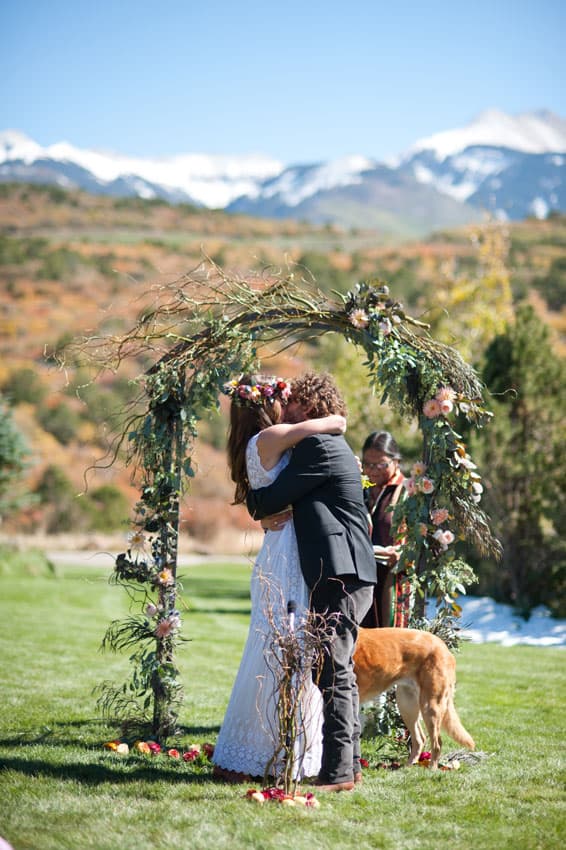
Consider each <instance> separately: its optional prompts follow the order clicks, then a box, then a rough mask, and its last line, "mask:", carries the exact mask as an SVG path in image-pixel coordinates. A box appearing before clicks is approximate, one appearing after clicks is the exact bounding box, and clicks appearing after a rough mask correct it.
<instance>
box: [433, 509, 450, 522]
mask: <svg viewBox="0 0 566 850" xmlns="http://www.w3.org/2000/svg"><path fill="white" fill-rule="evenodd" d="M449 516H450V514H449V513H448V511H447V510H446V508H436V509H435V510H434V511H432V513H431V515H430V518H431V520H432V521H433V523H434V525H442V523H443V522H446V520H447V519H448V517H449Z"/></svg>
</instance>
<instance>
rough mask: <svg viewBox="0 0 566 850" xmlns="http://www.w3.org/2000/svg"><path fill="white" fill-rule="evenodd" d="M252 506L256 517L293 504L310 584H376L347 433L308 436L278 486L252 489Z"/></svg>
mask: <svg viewBox="0 0 566 850" xmlns="http://www.w3.org/2000/svg"><path fill="white" fill-rule="evenodd" d="M247 504H248V509H249V511H250V513H251V515H252V516H253V517H255V518H256V519H262V518H263V517H265V516H268V515H269V514H274V513H277V512H278V511H281V510H283V508H285V507H286V506H287V505H293V522H294V524H295V531H296V534H297V543H298V547H299V558H300V561H301V569H302V571H303V575H304V577H305V581H306V583H307V585H308V586H309V588H313V587H314V586H315V585H316V584H317V582H318V581H319V580H320V579H328V578H332V577H334V576H341V577H344V578H345V577H346V576H350V577H351V578H352V579H355V578H357V579H358V580H359V581H362V582H367V583H372V584H374V583H375V581H376V567H375V559H374V556H373V549H372V545H371V541H370V538H369V533H368V521H367V509H366V507H365V505H364V499H363V490H362V482H361V475H360V470H359V467H358V464H357V461H356V459H355V457H354V455H353V453H352V450H351V449H350V447H349V446H348V444H347V443H346V441H345V439H344V438H343V437H342V436H335V435H326V434H322V435H317V436H314V437H307V438H306V439H304V440H302V441H301V442H300V443H298V444H297V445H296V446H295V448H294V449H293V452H292V454H291V459H290V461H289V464H288V466H286V467H285V469H284V470H283V471H282V472H281V473H280V474H279V476H278V477H277V479H276V480H275V481H274V482H273V484H271V485H270V486H269V487H261V488H260V489H258V490H251V491H250V493H249V494H248V499H247Z"/></svg>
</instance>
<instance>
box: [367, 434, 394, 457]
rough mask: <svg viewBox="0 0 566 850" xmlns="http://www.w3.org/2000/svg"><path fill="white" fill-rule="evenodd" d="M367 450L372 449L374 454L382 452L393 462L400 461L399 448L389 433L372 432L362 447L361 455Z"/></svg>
mask: <svg viewBox="0 0 566 850" xmlns="http://www.w3.org/2000/svg"><path fill="white" fill-rule="evenodd" d="M368 449H374V450H375V451H376V452H383V454H384V455H388V456H389V457H390V458H393V460H401V452H400V451H399V446H398V445H397V443H396V442H395V440H394V439H393V437H392V436H391V434H390V433H389V431H373V432H372V433H371V434H370V435H369V437H367V438H366V441H365V443H364V445H363V447H362V455H363V453H364V452H367V450H368Z"/></svg>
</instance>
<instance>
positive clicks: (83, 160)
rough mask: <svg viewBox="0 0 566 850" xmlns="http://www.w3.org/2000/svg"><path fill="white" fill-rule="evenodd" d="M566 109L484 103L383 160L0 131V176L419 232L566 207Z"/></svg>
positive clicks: (523, 215) (515, 217)
mask: <svg viewBox="0 0 566 850" xmlns="http://www.w3.org/2000/svg"><path fill="white" fill-rule="evenodd" d="M565 163H566V120H565V119H563V118H561V117H559V116H557V115H554V114H553V113H550V112H543V111H539V112H529V113H523V114H521V115H515V116H513V115H508V114H506V113H503V112H499V111H497V110H488V111H486V112H483V113H482V114H481V115H480V116H478V117H477V118H476V119H475V120H474V121H472V122H471V123H470V124H468V125H467V126H465V127H462V128H459V129H454V130H447V131H443V132H440V133H435V134H434V135H432V136H429V137H427V138H423V139H421V140H419V141H417V142H416V143H415V144H414V145H412V146H411V147H410V148H409V150H407V151H405V152H404V153H403V154H401V155H399V156H398V157H396V158H395V160H394V161H391V160H390V161H389V162H388V163H379V162H377V161H376V160H374V159H371V158H368V157H367V156H362V155H358V156H351V157H345V158H342V159H339V160H334V161H330V162H322V163H315V164H313V163H306V164H293V165H285V164H283V163H281V162H279V161H278V160H275V159H272V158H270V157H268V156H263V155H249V156H212V155H207V154H194V153H187V154H179V155H176V156H169V157H161V158H149V157H146V158H144V157H133V156H125V155H122V154H114V153H108V152H102V151H94V150H88V149H81V148H77V147H74V146H73V145H71V144H69V143H67V142H60V143H57V144H54V145H50V146H47V147H42V146H41V145H39V144H37V142H35V141H33V140H32V139H29V138H28V137H27V136H25V135H24V134H23V133H20V132H18V131H5V132H3V133H0V181H14V180H15V181H32V182H42V183H55V184H57V185H60V186H62V187H65V188H73V187H79V188H83V189H86V190H88V191H90V192H96V193H104V194H107V193H108V194H114V195H138V196H140V197H144V198H154V197H161V198H165V199H167V200H169V201H173V202H177V201H189V202H191V203H196V204H200V205H203V206H206V207H211V208H225V209H227V210H228V211H234V212H236V211H237V212H245V213H249V214H252V215H256V216H270V217H278V218H283V217H285V218H288V217H289V218H301V219H305V220H309V221H313V222H316V223H325V222H333V223H337V224H341V225H344V226H361V227H376V228H380V229H385V230H390V231H392V232H396V233H401V232H403V233H406V234H418V233H423V232H426V231H430V230H431V229H434V228H438V227H445V226H453V225H457V224H461V223H464V222H466V221H472V220H477V219H478V218H479V217H480V216H481V215H482V212H484V211H486V210H487V211H489V212H490V213H491V214H493V215H496V216H499V217H501V218H511V219H520V218H524V217H525V216H527V215H536V216H538V217H545V216H546V215H547V214H548V212H549V211H550V210H561V211H566V188H565V181H564V173H565V170H564V165H565Z"/></svg>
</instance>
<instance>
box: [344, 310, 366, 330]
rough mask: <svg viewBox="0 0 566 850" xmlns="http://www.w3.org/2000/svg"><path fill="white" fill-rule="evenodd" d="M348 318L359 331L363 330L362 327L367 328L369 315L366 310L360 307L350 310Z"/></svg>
mask: <svg viewBox="0 0 566 850" xmlns="http://www.w3.org/2000/svg"><path fill="white" fill-rule="evenodd" d="M348 318H349V320H350V324H351V325H353V326H354V327H355V328H356V329H357V330H360V331H361V330H363V328H367V326H368V324H369V316H368V314H367V313H366V311H365V310H362V309H357V310H352V312H351V313H350V315H349V316H348Z"/></svg>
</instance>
